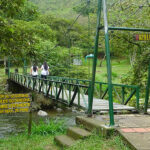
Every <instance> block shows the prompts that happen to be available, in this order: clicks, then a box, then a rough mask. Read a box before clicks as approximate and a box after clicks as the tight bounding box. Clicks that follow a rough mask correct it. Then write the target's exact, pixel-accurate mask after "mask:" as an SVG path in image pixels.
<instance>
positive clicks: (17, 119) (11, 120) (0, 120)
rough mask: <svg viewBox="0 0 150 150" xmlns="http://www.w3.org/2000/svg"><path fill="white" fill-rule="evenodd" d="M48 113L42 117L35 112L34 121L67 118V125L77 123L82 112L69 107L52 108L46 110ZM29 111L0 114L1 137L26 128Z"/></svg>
mask: <svg viewBox="0 0 150 150" xmlns="http://www.w3.org/2000/svg"><path fill="white" fill-rule="evenodd" d="M45 111H46V112H47V113H48V116H46V117H40V116H38V115H37V112H34V113H33V115H32V116H33V117H32V119H33V121H34V122H38V121H40V120H41V119H42V120H46V119H57V120H65V124H66V125H67V126H72V125H75V117H76V116H77V115H79V114H80V113H79V112H77V111H75V112H72V110H69V109H58V108H56V109H51V110H48V111H47V110H45ZM28 118H29V114H28V113H16V114H0V138H4V137H8V136H9V135H12V134H13V135H15V134H18V133H21V132H23V131H24V130H25V128H26V127H27V125H28Z"/></svg>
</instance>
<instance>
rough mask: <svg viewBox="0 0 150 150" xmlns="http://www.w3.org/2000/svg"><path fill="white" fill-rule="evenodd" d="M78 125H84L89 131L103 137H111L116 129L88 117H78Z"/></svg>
mask: <svg viewBox="0 0 150 150" xmlns="http://www.w3.org/2000/svg"><path fill="white" fill-rule="evenodd" d="M76 124H77V125H82V126H83V127H84V128H85V129H87V130H89V131H96V133H97V134H100V135H102V136H109V135H110V134H112V132H113V131H114V128H112V127H110V126H106V125H105V123H104V122H102V121H100V120H97V119H95V118H89V117H86V116H77V117H76Z"/></svg>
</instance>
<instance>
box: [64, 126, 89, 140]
mask: <svg viewBox="0 0 150 150" xmlns="http://www.w3.org/2000/svg"><path fill="white" fill-rule="evenodd" d="M67 135H68V136H70V137H72V138H73V139H75V140H78V139H85V138H86V137H89V136H90V135H91V133H90V132H89V131H86V130H85V129H82V128H79V127H70V128H68V130H67Z"/></svg>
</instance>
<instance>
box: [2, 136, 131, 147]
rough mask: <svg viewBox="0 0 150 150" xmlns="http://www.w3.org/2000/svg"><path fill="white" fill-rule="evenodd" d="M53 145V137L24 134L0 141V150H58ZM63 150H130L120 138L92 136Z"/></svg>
mask: <svg viewBox="0 0 150 150" xmlns="http://www.w3.org/2000/svg"><path fill="white" fill-rule="evenodd" d="M60 149H61V148H60V147H58V146H56V145H55V143H54V136H53V135H32V136H31V137H30V138H28V136H27V135H25V134H19V135H17V136H10V137H9V138H6V139H0V150H60ZM65 150H130V148H129V147H128V146H127V145H125V144H124V143H123V141H122V139H121V137H120V136H112V137H110V138H108V139H106V138H102V137H100V136H97V135H93V136H91V137H89V138H87V139H85V140H79V141H78V142H77V143H76V144H75V145H74V146H72V147H70V148H66V149H65Z"/></svg>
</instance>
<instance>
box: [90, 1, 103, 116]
mask: <svg viewBox="0 0 150 150" xmlns="http://www.w3.org/2000/svg"><path fill="white" fill-rule="evenodd" d="M101 9H102V0H98V11H97V28H96V37H95V46H94V59H93V68H92V80H91V82H90V92H89V99H88V116H92V106H93V94H94V85H95V74H96V64H97V54H98V41H99V27H100V21H101Z"/></svg>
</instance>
